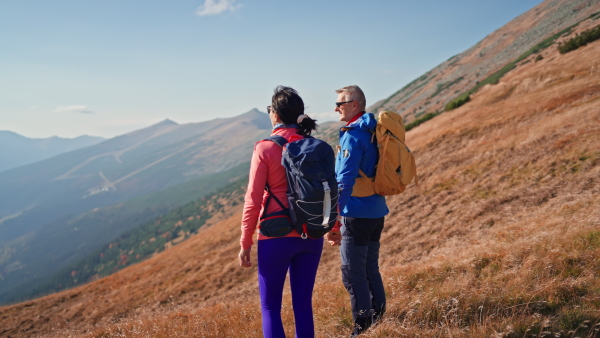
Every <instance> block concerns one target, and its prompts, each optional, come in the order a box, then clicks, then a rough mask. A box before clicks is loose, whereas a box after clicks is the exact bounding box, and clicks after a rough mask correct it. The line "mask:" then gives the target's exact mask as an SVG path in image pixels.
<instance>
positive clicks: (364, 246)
mask: <svg viewBox="0 0 600 338" xmlns="http://www.w3.org/2000/svg"><path fill="white" fill-rule="evenodd" d="M376 124H377V121H376V119H375V117H374V116H373V114H370V113H369V114H367V113H365V112H362V113H361V114H358V115H356V116H355V117H354V118H353V119H352V120H351V121H350V122H349V123H348V124H347V125H346V126H344V127H342V128H340V144H339V146H338V154H337V157H336V165H335V172H336V179H337V181H338V189H339V193H340V199H339V207H340V215H341V216H342V228H341V232H342V243H341V246H340V257H341V262H342V266H341V270H342V281H343V283H344V286H345V287H346V290H348V293H349V294H350V303H351V306H352V318H353V320H354V323H355V332H354V333H360V332H363V331H364V330H366V329H367V328H368V327H369V326H370V325H371V324H372V323H373V322H374V321H376V320H377V319H378V318H380V317H381V316H382V315H383V313H384V312H385V305H386V299H385V292H384V288H383V281H382V279H381V274H380V273H379V247H380V242H379V240H380V237H381V232H382V230H383V226H384V216H385V215H387V214H388V212H389V210H388V208H387V205H386V202H385V197H384V196H381V195H378V194H374V195H371V196H366V197H355V196H352V188H353V187H354V184H355V181H356V179H357V178H358V177H360V174H359V170H361V171H362V172H364V173H365V174H366V175H367V176H368V177H373V176H375V165H376V164H377V160H378V154H379V153H378V149H377V143H376V141H375V138H374V134H373V133H374V132H375V126H376Z"/></svg>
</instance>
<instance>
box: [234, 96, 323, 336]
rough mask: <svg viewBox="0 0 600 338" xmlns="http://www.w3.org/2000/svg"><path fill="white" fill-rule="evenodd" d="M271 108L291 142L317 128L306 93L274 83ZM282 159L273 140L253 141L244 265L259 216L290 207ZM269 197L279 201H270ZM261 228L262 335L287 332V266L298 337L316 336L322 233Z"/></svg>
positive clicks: (276, 125) (276, 131)
mask: <svg viewBox="0 0 600 338" xmlns="http://www.w3.org/2000/svg"><path fill="white" fill-rule="evenodd" d="M267 112H268V113H269V118H270V119H271V124H272V125H273V133H272V135H279V136H283V137H284V138H285V139H286V140H287V141H288V142H293V141H296V140H299V139H302V138H304V136H310V134H311V132H312V131H314V130H316V128H317V124H316V121H315V120H313V119H311V118H310V117H308V115H305V114H304V102H303V101H302V98H301V97H300V96H299V95H298V93H297V92H296V91H295V90H294V89H292V88H290V87H284V86H278V87H277V88H275V94H273V98H272V100H271V106H268V107H267ZM281 158H282V148H281V146H279V145H278V144H277V143H275V142H272V141H268V140H263V141H259V142H257V143H256V145H255V146H254V152H253V154H252V162H251V164H250V177H249V182H248V190H247V192H246V197H245V202H244V212H243V216H242V236H241V239H240V244H241V247H242V248H241V250H240V253H239V256H238V257H239V261H240V265H241V266H242V267H250V266H252V263H251V262H250V252H251V248H252V244H253V241H252V237H253V236H254V232H255V231H256V228H257V223H258V221H259V216H260V219H261V220H263V219H264V218H265V215H267V216H268V215H272V214H276V215H277V214H281V213H285V212H287V210H286V209H287V208H288V207H289V205H288V201H287V196H286V193H287V178H286V174H285V168H284V167H283V166H282V165H281ZM271 195H273V196H271ZM270 196H271V197H270ZM271 198H272V199H275V200H276V201H277V202H278V203H269V201H270V199H271ZM267 218H268V217H267ZM261 224H263V225H264V224H265V223H261ZM259 229H260V227H259ZM262 232H263V231H262V229H261V231H259V233H258V286H259V292H260V301H261V310H262V326H263V334H264V336H265V337H285V333H284V330H283V323H282V321H281V301H282V295H283V285H284V283H285V279H286V275H287V272H288V271H289V273H290V287H291V293H292V306H293V309H294V318H295V324H296V325H295V326H296V337H314V335H315V331H314V322H313V313H312V292H313V287H314V283H315V278H316V275H317V267H318V266H319V261H320V259H321V251H322V250H323V238H319V239H311V238H307V239H303V238H301V237H300V234H299V233H298V232H297V231H296V230H295V229H294V228H293V227H290V228H289V233H287V234H285V233H283V234H281V233H280V234H279V235H280V237H268V236H266V235H264V234H263V233H262ZM285 232H287V230H286V231H285Z"/></svg>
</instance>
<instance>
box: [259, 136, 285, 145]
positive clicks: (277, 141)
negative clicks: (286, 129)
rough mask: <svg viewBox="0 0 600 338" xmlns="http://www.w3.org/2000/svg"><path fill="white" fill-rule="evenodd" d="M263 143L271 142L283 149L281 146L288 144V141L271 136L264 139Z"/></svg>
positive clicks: (281, 137) (280, 137)
mask: <svg viewBox="0 0 600 338" xmlns="http://www.w3.org/2000/svg"><path fill="white" fill-rule="evenodd" d="M263 141H272V142H275V144H277V145H278V146H280V147H281V148H283V146H284V145H285V144H286V143H288V141H287V140H286V139H285V137H283V136H279V135H271V136H269V137H267V138H266V139H264V140H263Z"/></svg>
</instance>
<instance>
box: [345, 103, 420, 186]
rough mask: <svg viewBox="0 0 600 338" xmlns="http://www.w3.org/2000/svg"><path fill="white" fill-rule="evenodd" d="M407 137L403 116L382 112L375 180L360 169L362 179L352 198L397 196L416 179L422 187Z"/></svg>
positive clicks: (378, 133)
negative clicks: (407, 144) (375, 195)
mask: <svg viewBox="0 0 600 338" xmlns="http://www.w3.org/2000/svg"><path fill="white" fill-rule="evenodd" d="M405 134H406V131H405V129H404V122H403V121H402V116H400V115H399V114H397V113H394V112H391V111H382V112H380V113H379V117H378V118H377V127H376V128H375V134H374V137H376V138H377V148H378V149H379V160H378V161H377V168H376V172H375V177H371V178H369V177H367V175H365V173H364V172H363V171H362V170H359V173H360V176H361V177H358V178H357V179H356V183H355V184H354V188H353V190H352V196H355V197H365V196H371V195H373V194H379V195H383V196H389V195H397V194H399V193H401V192H403V191H404V190H405V189H406V186H407V185H408V184H410V183H411V182H412V181H413V179H414V180H415V183H416V185H419V179H418V177H417V166H416V164H415V158H414V156H413V155H412V153H411V151H410V149H409V148H408V147H407V146H406V143H405Z"/></svg>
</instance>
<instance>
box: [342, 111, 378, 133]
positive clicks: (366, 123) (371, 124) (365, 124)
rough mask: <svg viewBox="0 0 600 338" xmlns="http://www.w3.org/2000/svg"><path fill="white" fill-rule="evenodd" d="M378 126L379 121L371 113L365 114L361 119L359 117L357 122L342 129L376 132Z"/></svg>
mask: <svg viewBox="0 0 600 338" xmlns="http://www.w3.org/2000/svg"><path fill="white" fill-rule="evenodd" d="M376 126H377V119H376V118H375V116H374V115H373V114H371V113H364V114H363V115H362V116H361V117H359V118H358V119H357V120H356V121H354V122H352V123H350V125H348V126H345V127H342V128H354V129H358V130H362V131H371V132H375V127H376Z"/></svg>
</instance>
